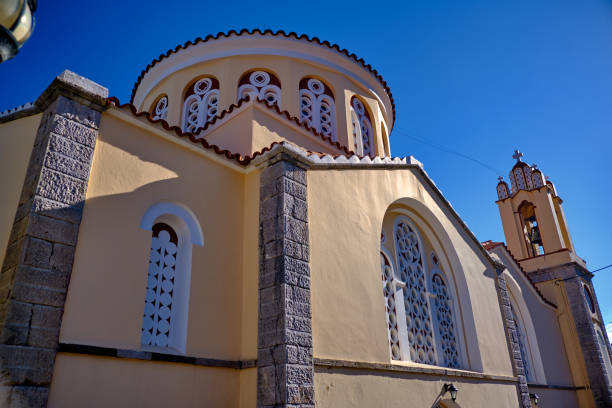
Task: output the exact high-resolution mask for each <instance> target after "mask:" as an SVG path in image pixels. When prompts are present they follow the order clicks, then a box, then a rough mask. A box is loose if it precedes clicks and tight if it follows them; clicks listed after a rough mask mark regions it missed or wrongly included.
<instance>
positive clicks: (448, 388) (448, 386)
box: [444, 384, 459, 402]
mask: <svg viewBox="0 0 612 408" xmlns="http://www.w3.org/2000/svg"><path fill="white" fill-rule="evenodd" d="M444 391H445V392H450V395H451V399H452V400H453V402H455V400H456V399H457V391H459V389H458V388H457V387H455V384H444Z"/></svg>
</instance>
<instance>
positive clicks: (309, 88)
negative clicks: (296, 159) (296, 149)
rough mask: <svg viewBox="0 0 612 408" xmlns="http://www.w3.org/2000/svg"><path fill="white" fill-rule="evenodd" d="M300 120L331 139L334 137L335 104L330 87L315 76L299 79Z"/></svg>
mask: <svg viewBox="0 0 612 408" xmlns="http://www.w3.org/2000/svg"><path fill="white" fill-rule="evenodd" d="M299 98H300V101H299V103H300V120H301V121H302V122H304V123H306V124H307V125H308V126H310V127H312V128H314V129H316V130H317V131H318V132H321V133H322V134H324V135H325V136H328V137H330V138H331V139H332V140H333V141H336V140H337V137H336V104H335V102H334V94H333V93H332V91H331V89H330V88H329V87H328V86H327V85H325V84H324V83H323V81H320V80H318V79H316V78H312V77H305V78H302V80H301V81H300V93H299Z"/></svg>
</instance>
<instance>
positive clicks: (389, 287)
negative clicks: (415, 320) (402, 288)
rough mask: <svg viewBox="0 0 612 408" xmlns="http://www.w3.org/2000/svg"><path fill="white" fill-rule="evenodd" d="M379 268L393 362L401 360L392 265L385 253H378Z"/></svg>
mask: <svg viewBox="0 0 612 408" xmlns="http://www.w3.org/2000/svg"><path fill="white" fill-rule="evenodd" d="M380 267H381V269H382V285H383V294H384V295H385V311H386V313H387V328H388V334H389V350H390V352H391V358H392V359H393V360H401V359H402V354H401V348H400V339H399V336H400V333H399V328H398V319H397V315H398V313H397V308H396V304H397V301H396V298H395V294H396V292H397V290H396V287H395V282H394V280H395V279H394V272H393V265H392V264H391V260H390V258H389V256H388V255H387V254H386V253H385V251H383V250H381V251H380ZM399 300H400V302H399V305H400V307H401V304H402V302H401V300H402V299H401V298H400V299H399Z"/></svg>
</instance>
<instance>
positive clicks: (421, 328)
mask: <svg viewBox="0 0 612 408" xmlns="http://www.w3.org/2000/svg"><path fill="white" fill-rule="evenodd" d="M393 236H394V239H395V254H396V258H397V270H398V280H399V281H400V282H399V283H400V284H401V285H402V286H404V288H403V298H404V309H405V310H404V311H405V320H406V331H407V342H408V348H409V359H410V360H411V361H414V362H417V363H424V364H434V365H435V364H437V356H436V346H435V341H434V333H433V330H432V322H431V313H430V308H429V299H428V295H427V284H426V281H427V279H426V274H425V265H424V260H423V246H422V244H421V238H420V236H419V233H418V232H417V230H416V227H414V226H413V224H412V222H411V221H410V220H409V219H408V218H407V217H399V218H398V219H397V220H396V222H395V226H394V231H393Z"/></svg>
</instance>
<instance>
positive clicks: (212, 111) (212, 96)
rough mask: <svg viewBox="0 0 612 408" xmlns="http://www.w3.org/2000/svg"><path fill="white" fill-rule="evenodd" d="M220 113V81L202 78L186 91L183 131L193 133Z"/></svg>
mask: <svg viewBox="0 0 612 408" xmlns="http://www.w3.org/2000/svg"><path fill="white" fill-rule="evenodd" d="M218 111H219V81H218V80H217V79H216V78H213V77H203V78H200V79H198V80H197V81H195V82H193V83H192V84H191V85H189V86H188V87H187V89H186V90H185V101H184V102H183V119H182V123H181V129H183V131H184V132H192V133H193V132H195V131H197V129H199V128H202V127H204V125H205V124H206V123H208V122H210V121H212V120H213V119H214V118H215V117H216V116H217V113H218Z"/></svg>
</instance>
